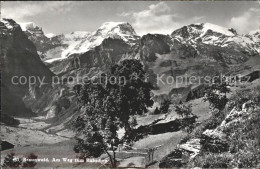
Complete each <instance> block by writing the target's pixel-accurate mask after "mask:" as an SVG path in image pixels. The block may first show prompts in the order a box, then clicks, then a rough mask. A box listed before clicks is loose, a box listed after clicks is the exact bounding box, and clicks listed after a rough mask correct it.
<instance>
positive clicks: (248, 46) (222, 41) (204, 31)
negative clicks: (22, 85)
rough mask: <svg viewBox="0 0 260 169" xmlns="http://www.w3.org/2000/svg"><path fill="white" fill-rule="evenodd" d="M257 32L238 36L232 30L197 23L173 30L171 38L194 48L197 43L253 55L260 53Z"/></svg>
mask: <svg viewBox="0 0 260 169" xmlns="http://www.w3.org/2000/svg"><path fill="white" fill-rule="evenodd" d="M257 32H258V31H254V32H252V33H251V35H239V34H237V33H236V30H234V29H232V28H230V29H228V28H225V27H221V26H218V25H214V24H211V23H197V24H191V25H188V26H184V27H182V28H180V29H177V30H175V31H174V32H173V33H172V34H171V37H172V38H173V39H176V40H178V41H179V42H182V43H187V44H189V45H192V46H193V47H194V48H196V46H197V45H198V44H199V43H203V44H208V45H214V46H219V47H227V48H235V49H237V50H244V51H246V52H248V53H249V54H252V55H254V54H256V53H260V45H259V44H257V43H256V42H257V40H259V38H258V37H257V35H259V34H257Z"/></svg>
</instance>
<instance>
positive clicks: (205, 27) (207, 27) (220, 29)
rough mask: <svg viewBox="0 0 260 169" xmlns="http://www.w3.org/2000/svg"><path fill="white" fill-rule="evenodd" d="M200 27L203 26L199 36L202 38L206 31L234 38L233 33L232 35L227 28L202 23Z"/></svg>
mask: <svg viewBox="0 0 260 169" xmlns="http://www.w3.org/2000/svg"><path fill="white" fill-rule="evenodd" d="M202 25H203V29H202V32H203V33H202V34H201V37H202V36H204V35H205V34H206V33H207V31H208V30H212V31H213V32H217V33H221V34H223V35H226V36H234V33H232V32H231V31H230V30H229V29H228V28H225V27H222V26H218V25H215V24H211V23H204V24H202Z"/></svg>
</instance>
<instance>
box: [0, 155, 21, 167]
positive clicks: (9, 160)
mask: <svg viewBox="0 0 260 169" xmlns="http://www.w3.org/2000/svg"><path fill="white" fill-rule="evenodd" d="M21 165H22V159H21V158H15V153H9V154H7V156H6V157H5V159H4V163H3V167H4V168H8V167H10V168H19V167H20V166H21Z"/></svg>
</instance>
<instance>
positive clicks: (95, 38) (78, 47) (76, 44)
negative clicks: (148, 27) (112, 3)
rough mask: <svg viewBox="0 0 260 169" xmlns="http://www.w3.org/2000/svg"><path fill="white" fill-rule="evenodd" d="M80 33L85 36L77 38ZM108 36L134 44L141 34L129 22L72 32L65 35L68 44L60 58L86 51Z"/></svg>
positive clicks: (109, 23)
mask: <svg viewBox="0 0 260 169" xmlns="http://www.w3.org/2000/svg"><path fill="white" fill-rule="evenodd" d="M71 35H72V36H71ZM78 35H79V36H80V37H83V38H75V37H77V36H78ZM71 37H73V38H71ZM107 38H113V39H122V40H124V41H125V42H126V43H128V44H131V45H133V44H134V42H135V41H136V40H137V39H139V36H137V35H136V32H135V31H134V29H133V28H132V26H131V25H130V24H129V23H125V22H106V23H104V24H102V25H101V27H100V28H99V29H98V30H97V31H95V32H93V33H85V34H84V33H83V34H82V33H79V32H78V33H77V32H76V33H75V32H74V33H72V34H69V35H65V38H64V43H65V44H67V45H68V46H67V47H66V48H65V49H64V50H63V51H62V54H61V58H59V59H63V58H67V57H68V56H69V55H71V54H75V53H76V54H79V53H85V52H87V51H89V50H90V49H93V48H94V47H96V46H98V45H100V44H101V43H102V42H103V41H104V40H105V39H107ZM57 59H58V58H57ZM54 60H56V59H51V60H47V62H52V61H54Z"/></svg>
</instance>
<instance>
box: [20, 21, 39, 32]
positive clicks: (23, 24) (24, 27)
mask: <svg viewBox="0 0 260 169" xmlns="http://www.w3.org/2000/svg"><path fill="white" fill-rule="evenodd" d="M18 24H19V25H20V27H21V29H22V31H27V30H31V29H34V28H35V27H36V25H35V24H34V23H33V22H18Z"/></svg>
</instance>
